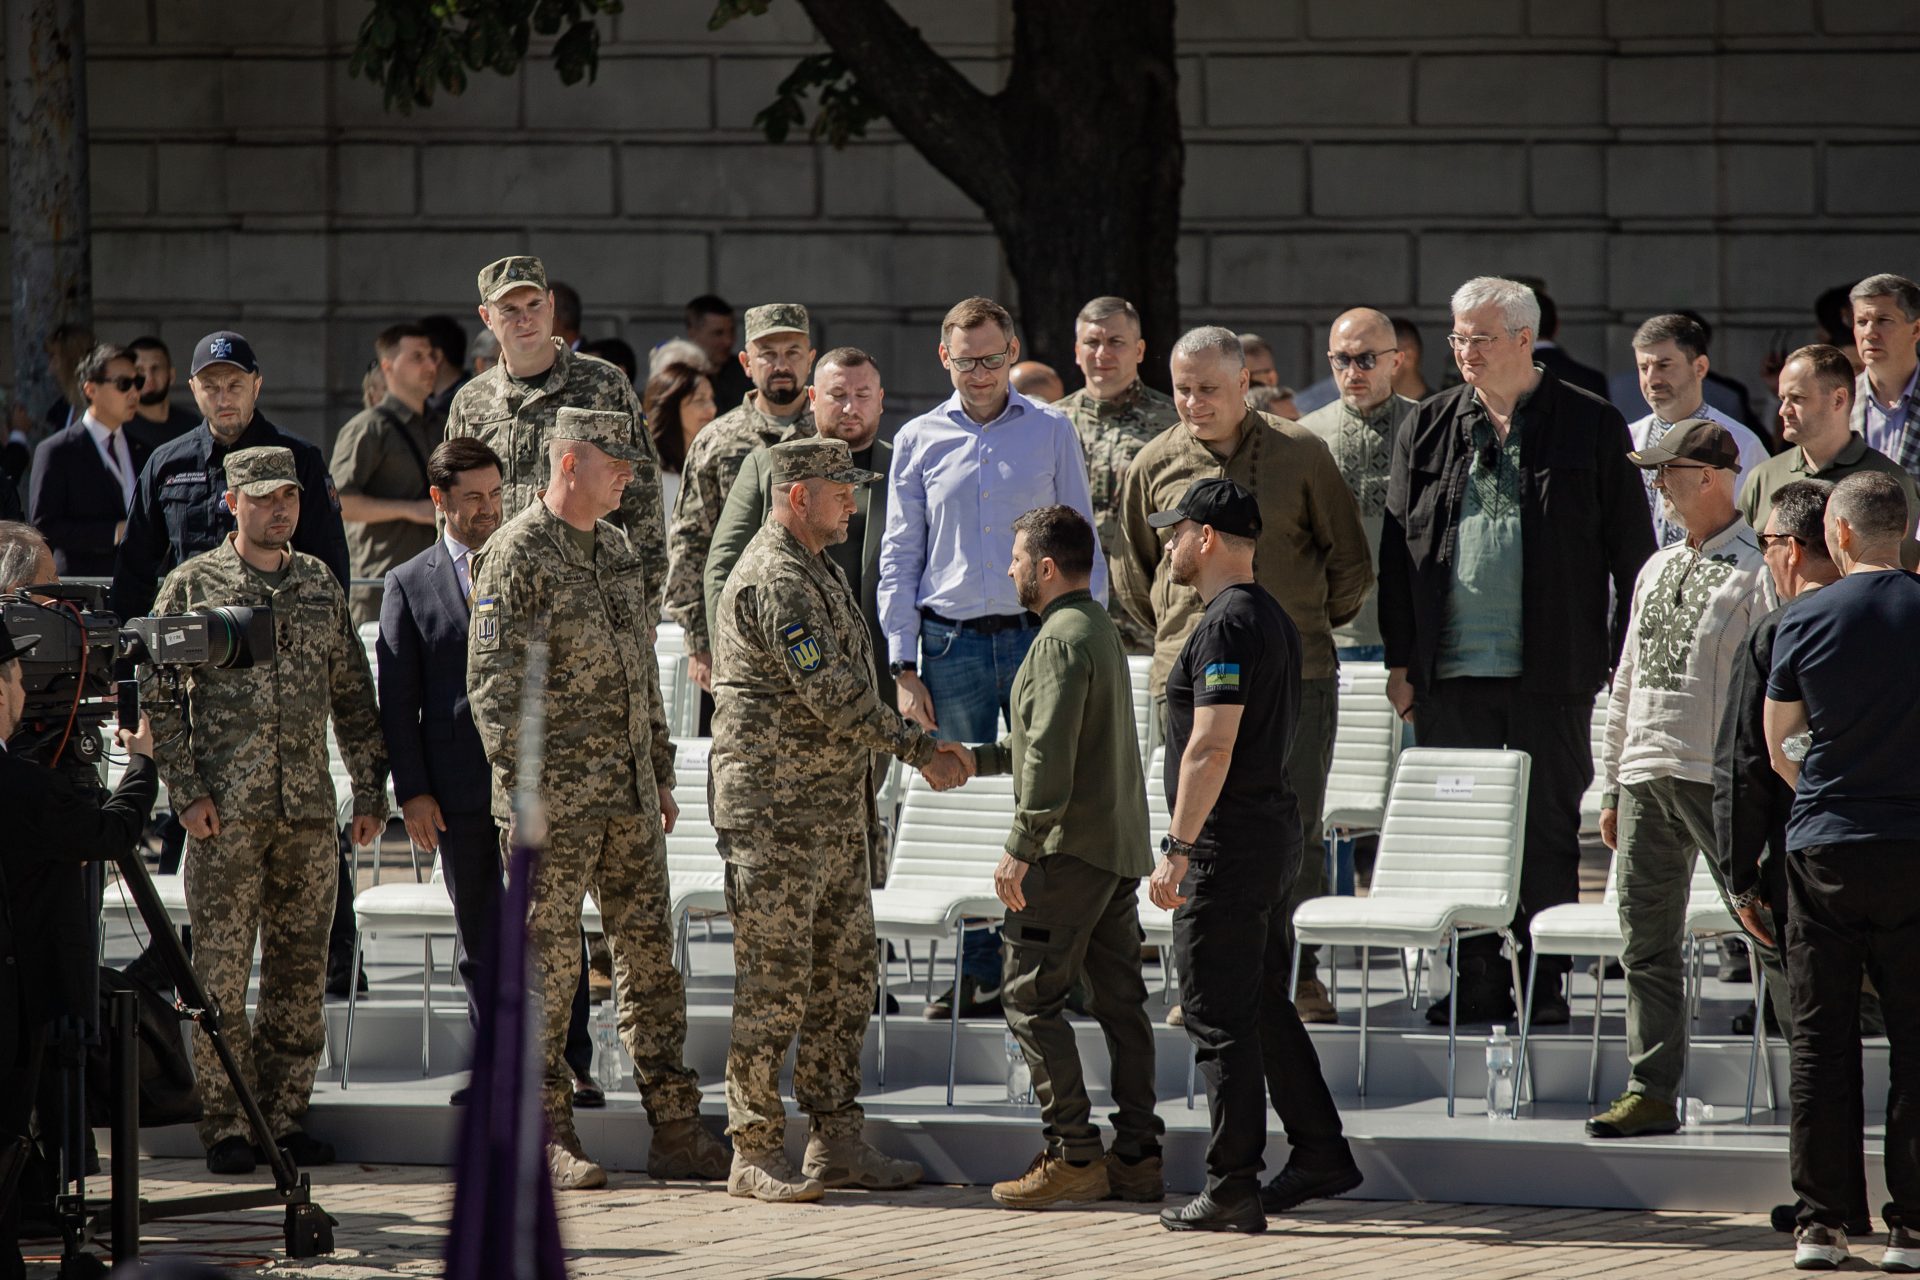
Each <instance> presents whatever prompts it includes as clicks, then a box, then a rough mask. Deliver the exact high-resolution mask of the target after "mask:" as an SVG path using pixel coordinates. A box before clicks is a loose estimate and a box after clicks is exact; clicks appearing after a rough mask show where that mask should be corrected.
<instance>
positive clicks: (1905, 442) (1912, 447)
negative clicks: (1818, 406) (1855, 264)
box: [1848, 274, 1920, 481]
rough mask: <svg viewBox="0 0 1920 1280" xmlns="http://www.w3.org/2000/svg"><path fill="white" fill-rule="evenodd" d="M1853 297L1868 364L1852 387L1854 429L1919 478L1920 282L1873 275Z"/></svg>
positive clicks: (1857, 342)
mask: <svg viewBox="0 0 1920 1280" xmlns="http://www.w3.org/2000/svg"><path fill="white" fill-rule="evenodd" d="M1848 301H1850V302H1851V303H1853V345H1854V348H1855V349H1856V350H1857V351H1859V353H1860V359H1861V360H1862V361H1864V362H1865V364H1866V368H1865V369H1864V370H1863V371H1862V372H1861V374H1860V377H1859V378H1858V379H1857V380H1856V381H1855V382H1854V385H1853V429H1854V430H1855V431H1857V432H1859V433H1860V434H1861V435H1862V436H1865V437H1866V441H1867V447H1868V448H1869V449H1878V450H1879V451H1880V452H1882V453H1884V454H1886V455H1887V456H1888V457H1889V458H1892V459H1893V460H1894V461H1895V462H1897V463H1899V464H1900V465H1901V467H1903V468H1904V469H1905V470H1906V473H1907V474H1908V475H1910V476H1913V477H1914V478H1915V480H1916V481H1920V355H1917V354H1916V352H1915V344H1916V343H1920V285H1916V284H1914V282H1913V281H1911V280H1909V279H1907V278H1906V277H1905V276H1896V275H1886V274H1882V275H1877V276H1868V277H1867V278H1866V279H1865V280H1862V281H1861V282H1860V283H1859V284H1857V285H1855V286H1853V291H1852V292H1851V293H1850V294H1849V295H1848Z"/></svg>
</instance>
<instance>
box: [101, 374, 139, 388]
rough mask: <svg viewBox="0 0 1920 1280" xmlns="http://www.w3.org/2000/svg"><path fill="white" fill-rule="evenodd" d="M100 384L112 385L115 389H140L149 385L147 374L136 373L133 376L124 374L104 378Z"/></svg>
mask: <svg viewBox="0 0 1920 1280" xmlns="http://www.w3.org/2000/svg"><path fill="white" fill-rule="evenodd" d="M100 385H101V386H105V387H112V388H113V389H114V390H115V391H139V390H141V389H142V388H144V387H145V386H146V385H147V375H146V374H144V373H136V374H134V375H133V376H132V377H131V378H129V377H126V376H124V375H123V376H121V377H118V378H102V379H101V380H100Z"/></svg>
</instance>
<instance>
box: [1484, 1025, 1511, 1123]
mask: <svg viewBox="0 0 1920 1280" xmlns="http://www.w3.org/2000/svg"><path fill="white" fill-rule="evenodd" d="M1512 1115H1513V1041H1511V1040H1509V1039H1507V1029H1506V1028H1505V1027H1495V1028H1494V1029H1493V1034H1492V1035H1490V1036H1488V1037H1487V1118H1488V1119H1489V1120H1506V1119H1509V1118H1510V1117H1511V1116H1512Z"/></svg>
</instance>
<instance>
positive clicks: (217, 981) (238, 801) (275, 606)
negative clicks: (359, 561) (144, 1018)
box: [148, 445, 389, 1173]
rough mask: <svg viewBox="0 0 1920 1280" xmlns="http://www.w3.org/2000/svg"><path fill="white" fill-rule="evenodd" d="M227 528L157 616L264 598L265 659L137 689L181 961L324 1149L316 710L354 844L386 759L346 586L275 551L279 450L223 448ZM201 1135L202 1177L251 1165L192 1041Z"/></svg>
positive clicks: (223, 1096) (286, 1107) (325, 819)
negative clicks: (333, 749) (167, 796)
mask: <svg viewBox="0 0 1920 1280" xmlns="http://www.w3.org/2000/svg"><path fill="white" fill-rule="evenodd" d="M226 480H227V495H226V500H227V506H228V507H229V509H231V511H232V512H233V517H234V523H235V526H236V528H235V531H234V532H233V533H230V534H228V535H227V536H226V538H225V539H223V540H222V541H221V543H220V544H219V545H218V546H217V547H215V548H214V549H213V550H211V551H207V552H203V553H202V554H200V555H197V556H194V557H193V558H192V559H191V560H188V561H186V562H185V563H184V564H182V565H180V566H179V567H178V568H176V569H175V570H174V571H173V572H172V573H170V574H168V575H167V579H166V581H165V582H164V583H162V584H161V587H160V593H159V596H158V598H157V599H156V600H155V602H154V612H155V613H156V614H173V613H187V612H189V611H191V610H195V609H204V608H208V607H212V606H220V605H250V606H260V605H267V606H270V607H271V608H272V610H273V628H274V636H275V641H274V643H275V653H274V656H273V659H272V660H271V661H268V662H261V663H259V664H257V665H255V666H253V667H251V668H248V669H245V670H228V671H220V670H215V669H213V668H210V667H196V668H193V669H192V670H191V671H190V672H189V673H188V675H187V677H186V704H187V705H186V711H187V717H186V720H185V721H184V722H183V721H182V720H181V717H180V712H179V709H178V708H176V707H175V706H173V705H172V704H171V703H170V702H168V701H167V700H166V699H165V698H162V697H158V696H150V697H149V699H148V706H149V707H150V709H151V713H152V717H153V723H154V726H155V732H154V738H155V754H156V755H157V756H158V757H159V760H160V769H161V774H162V776H163V777H164V778H165V779H166V783H167V789H168V791H169V792H171V793H172V796H173V804H174V808H175V811H176V812H178V813H179V814H180V821H181V822H182V824H184V825H185V827H186V829H187V834H188V836H189V840H188V844H187V858H186V863H187V908H188V910H189V911H190V912H191V914H192V916H193V966H194V969H195V971H196V972H197V973H198V974H199V976H200V983H201V986H203V987H204V988H205V989H206V992H207V995H208V997H209V998H210V999H211V1000H212V1001H213V1002H214V1003H215V1004H216V1005H217V1006H218V1007H219V1008H220V1010H221V1013H222V1019H221V1025H222V1034H223V1035H224V1036H225V1037H226V1040H227V1043H228V1044H229V1045H230V1046H232V1048H233V1054H234V1057H235V1058H236V1059H237V1060H238V1061H239V1064H240V1070H241V1072H242V1073H243V1074H244V1075H245V1076H246V1078H247V1082H248V1084H249V1085H250V1086H251V1087H252V1088H253V1091H254V1094H255V1096H256V1097H258V1098H259V1100H260V1109H261V1110H262V1111H263V1112H265V1113H266V1118H267V1125H268V1127H269V1128H270V1129H271V1130H272V1131H273V1135H274V1138H275V1140H276V1141H277V1142H278V1143H279V1145H280V1146H282V1147H285V1148H286V1149H287V1151H288V1153H289V1154H291V1155H292V1156H293V1158H294V1160H295V1162H296V1163H298V1164H302V1165H316V1164H327V1163H330V1162H331V1161H332V1159H333V1148H332V1147H330V1146H328V1145H327V1144H326V1143H324V1142H320V1141H317V1140H316V1139H313V1138H311V1137H309V1136H307V1134H306V1132H305V1131H304V1130H303V1129H302V1128H301V1122H302V1119H303V1118H304V1117H305V1115H306V1112H307V1098H308V1095H309V1094H311V1093H312V1092H313V1075H314V1067H315V1065H316V1064H317V1063H318V1062H319V1059H320V1050H321V1047H322V1046H323V1045H324V1044H325V1043H326V1024H325V1021H324V1019H323V1013H322V1005H323V1001H324V998H325V997H324V987H325V985H326V971H327V929H328V926H329V925H331V924H332V923H333V910H334V890H335V883H336V876H337V874H338V873H337V871H336V868H335V859H336V853H335V849H336V845H335V829H334V823H335V821H336V814H335V809H334V794H333V783H332V780H331V779H330V778H329V776H328V770H327V715H328V713H329V712H331V713H332V715H333V721H334V733H335V736H336V737H337V738H338V740H339V742H340V751H341V754H342V755H343V756H344V757H345V758H346V764H347V769H348V772H349V773H350V774H351V776H352V778H353V812H354V818H353V841H354V843H355V844H370V843H372V842H373V840H375V839H376V838H377V837H378V836H379V834H380V832H381V830H382V829H383V828H384V827H385V826H386V822H387V816H388V811H389V805H388V803H387V795H386V773H387V760H386V754H385V750H384V748H383V746H382V739H381V736H380V718H379V714H378V712H377V711H376V710H375V708H374V698H373V678H372V676H371V675H370V674H369V673H368V671H367V655H366V651H365V649H363V648H362V647H361V645H360V638H359V636H357V635H356V634H354V630H353V625H352V623H351V622H350V621H349V620H348V616H347V598H346V596H345V595H344V594H343V593H342V592H341V590H340V584H339V583H338V582H337V581H336V580H335V579H334V576H333V573H332V571H331V570H330V569H328V568H327V566H326V565H325V564H324V563H322V562H321V561H320V560H318V559H316V558H315V557H313V556H310V555H307V554H306V553H304V552H298V551H294V550H292V549H290V548H289V547H288V545H287V544H288V541H289V540H290V539H291V538H292V537H293V531H294V529H295V527H297V526H298V524H299V523H300V502H301V498H302V493H301V484H300V481H299V479H298V472H297V470H296V467H295V462H294V456H293V451H292V450H291V449H287V448H284V447H281V446H278V445H275V446H268V447H263V448H255V449H238V450H235V451H234V452H233V453H230V454H228V455H227V460H226ZM256 936H258V937H259V939H260V950H261V961H260V1004H259V1008H258V1010H257V1011H256V1013H255V1014H254V1019H253V1025H252V1027H251V1028H249V1026H248V1023H247V1016H246V1008H247V980H248V978H249V976H250V975H251V973H252V971H253V946H254V939H255V937H256ZM193 1047H194V1074H195V1076H196V1077H197V1079H198V1082H199V1090H200V1105H201V1109H202V1112H203V1114H202V1117H201V1120H200V1140H201V1142H202V1143H204V1144H205V1146H206V1148H207V1168H208V1169H209V1170H211V1171H212V1172H214V1173H250V1172H252V1170H253V1167H254V1161H255V1159H256V1154H255V1151H254V1149H253V1147H252V1145H251V1143H250V1140H249V1138H248V1128H247V1121H246V1118H245V1116H244V1115H243V1114H242V1112H241V1110H240V1104H239V1099H238V1097H237V1096H236V1095H235V1093H234V1091H233V1087H232V1085H231V1084H230V1083H229V1082H228V1080H227V1075H226V1072H225V1071H223V1070H222V1069H221V1066H220V1060H219V1058H218V1057H217V1056H216V1055H215V1054H214V1051H213V1047H212V1045H211V1043H210V1042H209V1041H208V1040H207V1038H206V1037H205V1036H204V1035H198V1034H196V1035H195V1036H194V1042H193Z"/></svg>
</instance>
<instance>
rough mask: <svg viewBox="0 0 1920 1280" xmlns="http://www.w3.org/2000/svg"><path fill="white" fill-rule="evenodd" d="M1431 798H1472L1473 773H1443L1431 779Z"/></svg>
mask: <svg viewBox="0 0 1920 1280" xmlns="http://www.w3.org/2000/svg"><path fill="white" fill-rule="evenodd" d="M1433 798H1434V799H1436V800H1471V799H1473V775H1472V774H1470V773H1443V774H1441V775H1440V776H1439V777H1437V778H1435V779H1434V780H1433Z"/></svg>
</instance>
